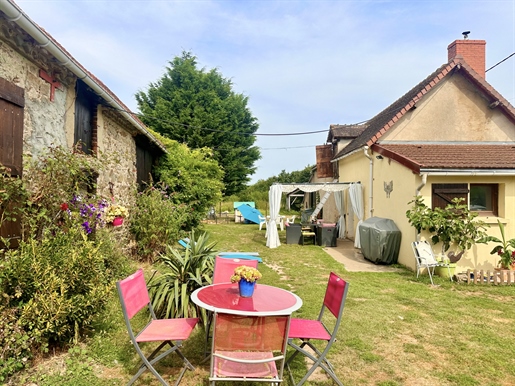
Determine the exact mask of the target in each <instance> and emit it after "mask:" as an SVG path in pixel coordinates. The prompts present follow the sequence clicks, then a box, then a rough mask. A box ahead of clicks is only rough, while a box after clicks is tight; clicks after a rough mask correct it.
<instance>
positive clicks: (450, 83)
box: [332, 39, 515, 272]
mask: <svg viewBox="0 0 515 386" xmlns="http://www.w3.org/2000/svg"><path fill="white" fill-rule="evenodd" d="M485 46H486V42H485V41H483V40H467V39H464V40H457V41H455V42H453V43H451V44H450V45H449V47H448V62H447V63H445V64H444V65H442V66H441V67H440V68H438V69H437V70H436V71H435V72H434V73H432V74H431V75H429V76H428V77H427V78H426V79H424V80H423V81H422V82H420V83H419V84H418V85H417V86H415V87H414V88H413V89H411V90H410V91H409V92H408V93H406V94H405V95H404V96H402V97H401V98H399V99H398V100H397V101H395V102H394V103H393V104H392V105H390V106H388V107H387V108H386V109H385V110H383V111H382V112H380V113H379V114H378V115H376V116H375V117H373V118H372V119H370V120H369V121H368V122H366V123H365V124H363V125H361V128H362V132H361V134H359V135H358V136H357V137H356V138H355V139H353V140H351V141H348V142H346V143H345V144H344V145H343V146H340V147H339V148H335V150H336V151H335V153H334V156H333V158H332V162H333V163H334V164H336V165H337V171H338V178H339V181H341V182H344V181H345V182H349V181H351V182H352V181H360V182H361V184H362V186H363V192H364V193H363V195H364V197H363V200H364V207H365V211H364V214H365V216H364V218H365V219H367V218H370V217H372V216H376V217H383V218H389V219H392V220H393V221H394V222H395V223H396V225H397V226H398V227H399V229H400V231H401V233H402V242H401V248H400V252H399V263H401V264H403V265H405V266H407V267H410V268H412V269H415V260H414V256H413V252H412V249H411V242H412V241H414V240H416V239H417V234H416V230H415V229H414V228H413V227H412V226H411V225H410V224H409V222H408V220H407V218H406V211H407V210H408V209H410V207H411V205H409V202H410V201H411V200H413V199H414V198H415V196H421V197H422V198H423V200H424V203H425V204H426V205H428V206H429V207H432V208H435V207H445V206H446V205H447V203H449V202H450V201H451V200H452V199H453V198H454V197H462V198H464V199H465V200H466V203H467V204H468V205H469V208H470V209H471V210H472V211H477V212H478V213H479V216H480V218H481V219H482V220H483V221H485V222H486V223H487V224H488V225H489V226H490V228H489V229H488V233H489V234H491V235H494V236H497V237H500V232H499V229H498V225H497V220H500V221H501V222H502V223H503V224H504V225H505V231H506V236H507V238H508V239H510V238H513V237H515V110H514V108H513V106H511V104H510V103H509V102H508V101H507V100H506V99H504V98H503V97H502V96H501V95H500V94H499V93H498V92H497V91H496V90H495V89H494V88H493V87H492V86H491V85H489V84H488V83H487V81H486V79H485ZM349 212H350V211H349V210H348V211H347V213H348V217H351V218H348V219H347V220H348V221H347V229H348V230H349V232H350V233H349V235H348V236H349V237H351V238H353V237H354V236H355V234H354V232H355V225H356V224H357V221H358V219H357V218H356V216H355V215H353V214H352V213H349ZM349 222H351V223H353V224H349ZM353 227H354V229H353V230H352V228H353ZM421 236H422V238H424V237H426V238H427V237H429V235H428V234H422V235H421ZM492 248H493V245H485V244H476V245H474V246H473V247H472V249H470V250H469V251H467V252H466V253H465V254H464V255H463V257H462V258H461V260H460V261H458V265H457V268H458V270H457V272H459V271H463V270H466V269H468V268H471V269H484V270H488V269H489V270H492V269H493V268H494V267H496V266H497V261H498V256H494V255H490V251H491V250H492ZM435 251H439V246H435Z"/></svg>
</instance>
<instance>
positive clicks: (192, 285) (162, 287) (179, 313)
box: [148, 231, 217, 323]
mask: <svg viewBox="0 0 515 386" xmlns="http://www.w3.org/2000/svg"><path fill="white" fill-rule="evenodd" d="M215 245H216V243H210V242H209V234H208V233H205V232H203V233H201V234H200V235H199V236H198V237H196V236H195V232H194V231H192V232H191V237H190V243H189V247H188V248H185V249H183V250H178V249H176V248H174V247H172V246H170V245H167V247H166V251H165V252H164V253H161V254H160V255H159V257H158V258H157V261H156V264H159V271H155V272H154V274H153V275H152V277H151V278H150V280H149V282H148V288H149V294H150V299H151V301H152V306H153V307H154V311H155V312H156V315H157V317H158V318H177V317H190V318H191V317H197V318H199V319H200V322H201V323H206V311H205V310H204V309H202V308H199V307H197V306H196V305H195V304H194V303H193V302H192V301H191V294H192V293H193V291H195V290H196V289H197V288H200V287H203V286H205V285H208V284H211V280H212V276H213V266H214V257H215V255H216V253H217V252H216V251H214V247H215Z"/></svg>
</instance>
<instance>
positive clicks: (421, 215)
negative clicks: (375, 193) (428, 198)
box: [406, 196, 486, 252]
mask: <svg viewBox="0 0 515 386" xmlns="http://www.w3.org/2000/svg"><path fill="white" fill-rule="evenodd" d="M462 201H463V199H461V198H455V199H453V200H452V203H450V204H449V205H447V206H446V207H445V209H442V208H435V209H433V210H431V209H430V208H429V207H427V206H426V205H425V204H424V202H423V199H422V198H421V197H420V196H417V197H416V198H415V199H414V200H412V201H410V202H409V203H408V204H412V208H411V209H409V210H408V211H406V217H407V218H408V221H409V223H410V224H411V225H412V226H414V227H415V229H417V231H418V232H419V233H420V232H421V231H423V230H427V231H429V232H430V233H431V234H432V236H431V241H432V242H433V244H438V243H442V252H447V251H448V250H449V248H450V247H451V245H455V246H456V247H457V248H458V249H459V250H460V251H466V250H468V249H470V248H471V247H472V245H474V243H476V242H478V240H480V239H482V238H483V237H485V236H486V232H485V229H486V224H485V223H484V222H483V221H481V220H478V219H476V217H477V216H478V214H477V213H474V212H471V211H470V210H469V208H468V205H466V204H463V203H462Z"/></svg>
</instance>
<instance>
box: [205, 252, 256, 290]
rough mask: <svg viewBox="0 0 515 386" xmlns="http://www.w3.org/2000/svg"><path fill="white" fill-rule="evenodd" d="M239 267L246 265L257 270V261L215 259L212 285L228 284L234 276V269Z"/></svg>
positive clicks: (218, 257)
mask: <svg viewBox="0 0 515 386" xmlns="http://www.w3.org/2000/svg"><path fill="white" fill-rule="evenodd" d="M240 265H247V266H249V267H252V268H257V266H258V260H247V259H242V258H227V257H220V256H216V257H215V267H214V269H213V284H218V283H228V282H230V281H231V276H232V275H233V274H234V268H236V267H239V266H240Z"/></svg>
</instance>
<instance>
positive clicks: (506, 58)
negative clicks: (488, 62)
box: [485, 52, 515, 72]
mask: <svg viewBox="0 0 515 386" xmlns="http://www.w3.org/2000/svg"><path fill="white" fill-rule="evenodd" d="M513 55H515V52H514V53H513V54H511V55H509V56H507V57H505V58H504V59H503V60H501V61H500V62H498V63H496V64H494V65H493V66H492V67H490V68H489V69H488V70H486V71H485V72H488V71H490V70H491V69H492V68H494V67H497V66H498V65H499V64H501V63H502V62H504V61H506V60H508V59H509V58H511V57H512V56H513Z"/></svg>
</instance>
